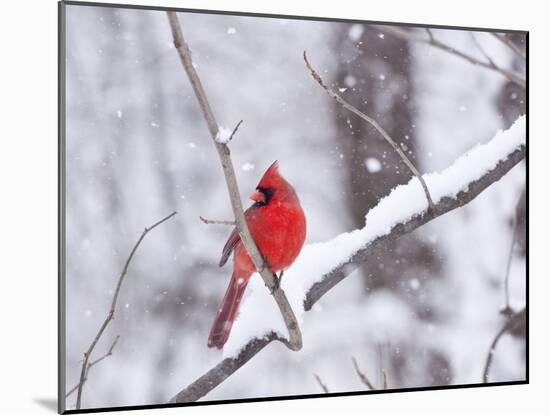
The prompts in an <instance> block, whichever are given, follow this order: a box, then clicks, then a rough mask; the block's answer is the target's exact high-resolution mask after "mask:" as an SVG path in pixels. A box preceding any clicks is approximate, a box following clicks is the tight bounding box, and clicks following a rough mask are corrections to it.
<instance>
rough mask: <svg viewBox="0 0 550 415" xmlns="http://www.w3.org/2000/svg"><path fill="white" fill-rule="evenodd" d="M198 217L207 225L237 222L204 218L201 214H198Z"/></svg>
mask: <svg viewBox="0 0 550 415" xmlns="http://www.w3.org/2000/svg"><path fill="white" fill-rule="evenodd" d="M199 219H200V220H201V221H202V222H203V223H206V224H207V225H233V226H234V225H236V224H237V223H236V222H235V221H234V220H212V219H206V218H203V217H202V216H199Z"/></svg>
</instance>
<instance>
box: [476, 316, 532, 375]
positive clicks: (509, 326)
mask: <svg viewBox="0 0 550 415" xmlns="http://www.w3.org/2000/svg"><path fill="white" fill-rule="evenodd" d="M525 319H526V311H525V308H524V309H523V310H521V311H519V312H517V313H516V314H514V315H513V316H512V317H510V318H509V319H508V320H507V321H506V323H505V324H504V326H503V327H502V328H501V329H500V330H499V332H498V333H497V335H496V336H495V338H494V339H493V341H492V342H491V347H490V348H489V352H488V353H487V358H486V359H485V368H484V369H483V383H488V382H489V371H490V370H491V365H492V363H493V355H494V354H495V349H496V347H497V344H498V341H499V340H500V338H501V337H502V335H503V334H504V333H506V332H507V331H510V330H513V329H514V328H516V327H517V326H519V325H520V324H524V323H525Z"/></svg>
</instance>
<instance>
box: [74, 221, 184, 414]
mask: <svg viewBox="0 0 550 415" xmlns="http://www.w3.org/2000/svg"><path fill="white" fill-rule="evenodd" d="M176 213H177V212H172V213H171V214H169V215H168V216H166V217H165V218H163V219H161V220H159V221H158V222H156V223H154V224H153V225H151V226H150V227H148V228H145V230H144V231H143V233H142V234H141V236H140V237H139V239H138V240H137V242H136V243H135V245H134V247H133V248H132V250H131V251H130V255H129V256H128V258H127V259H126V263H125V264H124V267H123V268H122V271H121V273H120V276H119V277H118V282H117V285H116V289H115V292H114V295H113V300H112V301H111V308H110V309H109V312H108V313H107V317H105V320H104V321H103V323H102V324H101V327H100V328H99V331H98V332H97V334H96V336H95V337H94V339H93V340H92V343H91V344H90V347H88V350H86V352H84V360H83V362H82V369H81V370H80V380H79V382H78V388H77V390H78V393H77V396H76V409H80V405H81V402H82V389H83V388H84V384H85V383H86V374H87V372H88V370H89V368H90V363H89V361H90V356H91V354H92V352H93V351H94V348H95V346H96V344H97V342H98V341H99V339H100V338H101V336H102V335H103V333H104V332H105V329H106V328H107V326H108V325H109V323H110V322H111V320H113V319H114V318H115V311H116V305H117V300H118V295H119V294H120V289H121V288H122V283H123V282H124V277H126V274H127V272H128V267H129V266H130V262H132V258H133V257H134V254H135V253H136V251H137V249H138V247H139V245H140V244H141V241H143V239H144V238H145V236H147V234H148V233H149V232H151V231H152V230H153V229H155V228H156V227H157V226H159V225H161V224H162V223H164V222H166V221H167V220H168V219H170V218H172V217H173V216H175V215H176ZM117 339H118V338H117ZM116 341H117V340H116V339H115V342H114V343H113V345H112V346H111V348H110V350H111V352H112V349H113V348H114V345H115V344H116ZM100 359H101V358H100ZM100 359H98V360H100ZM96 363H97V361H96Z"/></svg>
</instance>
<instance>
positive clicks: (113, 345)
mask: <svg viewBox="0 0 550 415" xmlns="http://www.w3.org/2000/svg"><path fill="white" fill-rule="evenodd" d="M119 338H120V336H116V337H115V340H114V341H113V343H112V344H111V347H109V350H107V353H105V354H104V355H103V356H101V357H99V358H97V359H96V360H94V361H93V362H91V363H88V368H87V369H86V376H85V377H84V381H86V380H87V379H88V374H89V373H90V369H91V368H92V367H94V366H95V365H97V364H98V363H99V362H101V361H103V360H104V359H106V358H108V357H109V356H111V355H112V354H113V350H114V349H115V346H116V344H117V342H118V339H119ZM79 386H80V382H79V383H77V384H76V385H74V387H73V388H71V390H70V391H69V392H67V393H66V394H65V398H68V397H69V396H70V395H72V394H73V392H75V391H76V390H77V389H78V387H79Z"/></svg>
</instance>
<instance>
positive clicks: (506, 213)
mask: <svg viewBox="0 0 550 415" xmlns="http://www.w3.org/2000/svg"><path fill="white" fill-rule="evenodd" d="M180 20H181V22H182V28H183V31H184V34H185V36H186V39H187V41H188V43H189V45H190V47H191V49H192V50H193V58H194V61H195V63H196V67H197V71H198V72H199V75H200V76H201V79H202V82H203V84H204V87H205V89H206V92H207V94H208V96H209V98H210V101H211V103H212V106H213V110H214V112H215V114H216V116H217V118H218V121H219V122H220V124H221V125H223V126H226V127H228V128H232V127H233V126H234V125H235V124H236V123H237V122H238V121H239V120H240V119H243V120H244V123H243V125H242V126H241V128H240V129H239V132H238V133H237V136H236V138H235V139H234V141H233V142H232V143H231V148H232V155H233V161H234V164H235V167H236V169H237V174H238V180H239V184H240V187H241V190H242V192H243V195H242V196H243V198H244V197H246V196H247V195H248V193H249V192H250V191H252V190H253V188H254V187H255V185H256V183H257V181H258V179H259V177H260V176H261V175H262V173H263V171H264V170H265V168H267V166H269V165H270V164H271V163H272V162H273V161H274V160H279V161H280V164H281V170H282V172H283V173H284V175H285V177H287V178H288V180H289V181H290V182H291V183H292V184H293V185H294V186H295V188H296V190H297V191H298V193H299V195H300V200H301V202H302V206H303V207H304V210H305V212H306V215H307V220H308V235H307V240H306V244H311V243H314V242H320V241H325V240H328V239H331V238H333V237H335V236H337V235H339V234H341V233H343V232H349V231H350V230H353V229H355V228H361V227H363V225H364V221H365V214H366V213H367V212H368V210H369V209H370V208H372V207H373V206H374V205H376V203H377V201H378V200H379V199H380V198H381V197H383V196H385V195H387V194H388V193H389V191H390V190H391V189H392V188H393V187H394V186H396V185H397V184H400V183H405V182H407V181H408V180H409V178H410V176H409V174H408V172H407V170H406V169H404V168H403V166H402V165H401V164H400V163H399V161H398V160H397V159H396V158H395V156H394V154H393V153H392V151H391V149H390V148H389V147H388V146H387V144H386V143H385V142H384V141H382V140H381V139H380V138H379V136H378V134H377V133H376V132H375V131H372V130H371V129H370V128H367V127H366V126H365V125H364V123H362V122H360V120H359V119H357V118H356V117H354V116H352V115H350V114H349V113H347V112H345V111H344V110H343V109H342V108H340V107H338V106H337V105H336V104H335V103H334V102H333V101H332V100H330V99H329V98H328V97H327V96H326V95H325V94H324V93H323V92H322V90H321V89H320V88H319V86H318V85H317V84H316V83H315V82H314V81H313V80H312V79H311V77H310V75H309V74H308V72H307V71H306V69H305V66H304V64H303V60H302V52H303V50H307V51H308V53H309V57H310V60H311V61H312V63H313V65H314V66H315V67H316V68H317V69H318V70H319V72H320V73H321V75H322V76H323V77H324V78H325V79H326V80H327V81H329V82H330V83H331V84H332V83H333V84H334V85H335V86H336V87H338V88H340V91H341V93H342V95H343V96H344V97H345V98H346V99H348V100H350V101H351V102H353V103H354V104H356V105H358V106H359V108H361V109H364V110H365V111H367V113H369V114H371V115H373V116H375V117H376V118H377V119H378V120H379V122H380V123H381V124H382V125H383V126H384V127H385V128H386V129H387V130H388V131H389V132H390V134H391V135H392V136H393V137H394V138H395V139H396V140H397V141H398V142H400V143H401V145H402V147H403V148H405V149H406V151H408V152H410V153H409V154H410V156H411V158H413V160H414V162H415V163H416V165H417V167H418V168H419V170H420V171H422V172H430V171H435V170H442V169H444V168H445V167H447V166H448V165H450V164H451V163H452V162H453V161H454V160H455V159H456V158H457V157H459V156H460V155H461V154H462V153H464V152H465V151H466V150H468V149H469V148H471V147H473V146H474V145H476V144H478V143H484V142H487V141H488V140H490V139H491V138H492V137H493V136H494V135H495V133H496V132H497V130H499V129H505V128H508V127H509V126H510V125H511V124H512V123H513V121H514V120H515V119H516V118H517V117H518V116H519V115H520V114H522V113H524V112H525V102H524V94H523V91H521V90H519V89H518V88H516V87H514V86H513V85H512V84H510V83H508V82H506V79H505V78H503V77H501V76H500V75H499V74H496V73H494V72H490V71H487V70H484V69H482V68H478V67H475V66H473V65H471V64H469V63H467V62H464V61H462V60H460V59H458V58H457V57H455V56H451V55H449V54H446V53H444V52H441V51H439V50H436V49H433V48H431V47H429V46H427V45H421V44H418V43H414V44H413V43H410V44H409V43H408V42H405V41H402V40H398V39H396V38H393V37H391V36H390V35H388V34H384V33H383V30H382V28H381V27H376V26H369V25H358V24H349V23H327V22H311V21H298V20H282V19H266V18H261V19H260V18H252V17H233V16H216V15H199V14H186V13H180ZM434 34H435V35H436V36H437V37H438V39H441V40H444V41H446V42H448V43H450V44H452V45H453V46H455V47H457V48H460V49H461V50H464V51H467V52H468V53H471V54H474V55H476V56H480V57H481V58H482V55H481V54H480V51H479V48H478V47H477V46H476V42H474V40H473V39H472V37H475V39H476V41H477V43H479V44H481V45H482V46H483V48H484V50H485V51H486V52H487V53H489V54H490V55H491V57H492V58H493V59H494V60H495V61H497V62H499V63H500V64H502V65H503V66H506V67H516V69H517V70H522V68H521V65H520V62H517V61H516V59H515V57H514V55H513V54H512V53H511V52H510V50H509V49H507V48H506V47H505V46H504V45H503V44H502V43H500V42H498V41H497V40H496V39H495V38H493V37H492V36H490V35H489V34H487V33H476V32H463V31H452V30H434ZM513 38H514V41H515V42H516V43H517V44H518V45H519V46H520V47H522V48H523V47H524V45H523V41H524V37H523V36H521V35H514V37H513ZM66 94H67V95H66V98H67V108H66V116H67V125H66V127H67V136H66V171H67V176H66V183H67V188H66V210H67V234H66V243H67V252H66V257H67V263H66V283H67V302H66V316H67V342H66V345H67V367H66V375H67V389H70V388H72V386H74V385H75V384H76V383H77V380H78V376H79V370H80V362H81V358H82V353H83V352H84V350H85V349H86V348H87V347H88V345H89V343H90V341H91V339H92V338H93V336H94V335H95V333H96V331H97V329H98V327H99V324H100V322H101V321H102V320H103V319H104V317H105V314H106V312H107V310H108V308H109V304H110V301H111V298H112V292H113V290H114V285H115V283H116V280H117V278H118V275H119V273H120V270H121V268H122V266H123V264H124V261H125V260H126V257H127V255H128V253H129V250H130V249H131V247H132V246H133V244H134V243H135V241H136V239H137V238H138V237H139V235H140V233H141V232H142V230H143V228H144V227H145V226H148V225H151V224H152V223H154V222H155V221H157V220H158V219H160V218H162V217H163V216H165V215H167V214H169V213H171V212H172V211H174V210H177V211H178V215H177V216H176V217H175V218H174V219H172V220H170V221H169V222H167V223H165V224H163V225H162V226H161V227H159V228H157V229H155V230H154V231H153V232H151V233H150V234H149V235H148V236H147V238H146V239H145V241H144V243H143V244H142V246H141V247H140V250H139V251H138V253H137V256H136V257H135V258H134V260H133V262H132V264H131V267H130V270H129V274H128V277H127V280H126V281H125V285H124V286H123V289H122V292H121V297H120V299H119V306H120V309H119V310H118V311H117V316H116V319H115V320H114V321H113V323H112V325H111V326H110V327H109V329H108V331H107V333H106V335H105V336H104V337H103V339H102V341H101V343H100V344H99V345H98V347H97V348H96V354H97V357H99V355H101V354H102V353H103V351H104V350H106V349H107V348H108V347H109V345H110V343H111V342H112V340H113V339H114V337H115V336H116V335H120V340H119V342H118V344H117V346H116V349H115V352H114V354H113V356H111V357H109V358H108V359H107V360H105V361H104V362H102V363H101V364H99V365H97V366H96V367H94V368H93V370H92V372H91V374H90V378H89V380H88V382H87V383H86V386H85V390H84V395H83V407H84V408H86V407H98V406H119V405H139V404H152V403H163V402H166V401H167V400H168V399H169V398H171V397H172V396H173V395H174V394H175V393H176V392H177V391H179V390H180V389H181V388H182V387H183V386H185V385H187V384H188V383H190V382H191V381H193V380H194V379H195V378H197V377H198V376H200V375H202V374H203V373H204V372H205V371H206V370H208V369H210V368H211V367H212V366H213V365H215V364H216V363H218V362H219V360H220V359H221V358H222V352H220V351H217V350H212V349H208V348H207V347H206V341H207V336H208V332H209V329H210V325H211V322H212V319H213V317H214V315H215V311H216V309H217V307H218V304H219V301H220V299H221V297H222V295H223V292H224V290H225V288H226V285H227V280H228V278H229V275H230V268H229V267H227V266H226V267H225V268H221V269H220V268H218V267H217V262H218V260H219V255H220V253H221V248H222V247H223V244H224V242H225V239H226V238H227V235H228V233H229V231H230V230H229V229H228V228H227V227H224V226H215V225H208V226H207V225H204V224H203V223H202V222H201V221H200V220H199V219H198V217H199V215H203V216H206V217H210V218H216V219H230V218H231V208H230V204H229V199H228V196H227V191H226V188H225V185H224V181H223V176H222V171H221V167H220V165H219V160H218V157H217V154H216V152H215V150H214V147H213V145H212V143H211V139H210V137H209V136H208V132H207V129H206V125H205V123H204V121H203V119H202V117H201V114H200V112H199V109H198V106H197V104H196V100H195V97H194V95H193V93H192V90H191V88H190V85H189V81H188V80H187V78H186V77H185V74H184V72H183V70H182V68H181V64H180V62H179V59H178V56H177V53H176V52H175V50H174V48H173V44H172V39H171V34H170V29H169V26H168V22H167V18H166V15H165V13H163V12H156V11H137V10H123V9H109V8H98V7H87V6H68V7H67V89H66ZM524 183H525V165H524V163H521V164H520V165H518V166H517V167H515V168H514V169H513V170H512V171H511V172H510V173H509V174H508V175H507V176H506V177H505V178H503V179H502V180H501V181H500V182H498V183H497V184H495V185H494V186H492V187H491V188H490V189H488V190H487V191H486V192H484V193H483V194H482V195H480V196H479V197H478V198H477V199H476V200H475V201H473V202H472V203H471V204H469V205H467V206H466V207H464V208H462V209H458V210H456V211H454V212H451V213H449V214H448V215H446V216H444V217H442V218H440V219H437V220H436V221H434V222H432V223H430V224H428V225H427V226H425V227H423V228H421V229H420V230H418V231H417V232H415V233H413V234H411V235H407V236H406V237H404V238H402V239H401V240H399V241H398V242H396V243H394V244H392V245H391V246H387V247H385V249H384V250H380V251H379V252H377V255H375V256H373V257H372V258H371V259H370V260H369V261H368V262H367V264H366V265H365V266H364V267H362V269H360V270H358V271H356V272H355V273H354V274H352V275H351V276H350V277H349V278H347V279H346V280H344V281H343V282H342V283H341V284H340V285H338V286H337V287H336V288H335V289H333V290H332V291H331V292H330V293H329V294H328V295H327V296H325V297H324V298H323V299H322V300H321V301H320V302H319V303H318V305H316V306H315V307H314V309H313V310H312V312H311V313H308V315H307V317H306V320H305V321H304V325H303V335H304V348H303V350H302V351H300V352H299V353H291V352H289V351H288V350H287V349H286V348H284V346H282V345H280V344H271V345H270V346H268V347H267V348H266V349H265V350H264V351H262V352H261V353H260V354H259V355H257V356H256V357H255V358H254V359H253V360H252V361H251V362H249V363H248V364H247V365H246V366H244V367H243V368H241V369H240V370H239V371H238V372H237V373H235V374H234V375H233V376H232V377H231V378H230V379H228V380H227V381H226V382H224V383H223V384H222V385H221V386H220V387H218V388H216V389H215V390H214V391H212V392H211V393H210V394H209V395H207V396H206V397H205V398H204V399H208V400H210V399H231V398H246V397H262V396H277V395H292V394H311V393H320V392H321V390H320V387H319V385H318V384H317V382H316V380H315V378H314V376H313V374H314V373H316V374H318V375H319V376H320V377H321V378H322V379H323V382H324V383H325V384H326V385H327V386H328V387H329V389H330V391H331V392H340V391H351V390H363V385H362V384H361V382H360V380H359V378H358V377H357V376H356V374H355V373H354V369H353V366H352V363H351V357H352V356H355V357H356V358H357V360H358V362H359V364H360V366H361V368H362V369H363V371H364V372H366V373H367V375H369V376H370V378H371V380H372V381H373V382H375V383H377V384H380V383H381V371H382V370H385V371H386V372H387V373H388V378H389V382H390V386H391V387H392V388H403V387H415V386H432V385H444V384H463V383H479V382H481V376H482V371H483V366H484V363H485V357H486V354H487V350H488V348H489V345H490V343H491V341H492V339H493V337H494V335H495V334H496V332H497V331H498V330H499V329H500V327H501V326H502V325H503V324H504V322H505V319H504V317H503V316H502V315H501V314H500V313H499V310H500V308H502V306H503V305H504V291H503V287H502V281H503V275H504V271H505V267H506V261H507V257H508V250H509V245H510V238H511V236H512V217H513V214H514V208H515V205H516V202H517V200H518V198H519V197H520V195H521V192H522V190H523V188H524ZM520 206H524V201H523V202H522V203H521V204H520ZM524 212H525V211H524V209H520V217H519V218H518V219H519V220H518V236H519V238H518V243H517V244H516V249H515V250H514V255H513V261H512V270H511V275H510V296H511V305H512V307H513V308H514V309H515V310H519V309H520V308H522V307H523V306H524V305H525V282H526V281H525V278H526V277H525V242H524V235H525V230H524V226H525V218H524ZM255 278H256V277H255ZM283 284H284V282H283ZM238 324H239V321H237V322H236V324H235V328H236V329H238ZM524 346H525V338H524V337H523V336H522V335H521V333H519V335H517V336H510V335H507V336H504V337H503V339H502V340H501V343H500V344H499V346H498V349H497V353H496V354H495V360H494V365H493V368H492V371H491V381H506V380H521V379H524V377H525V347H524ZM74 399H75V396H74V395H72V396H71V397H70V398H69V399H68V401H67V407H68V408H72V407H73V405H74Z"/></svg>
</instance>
